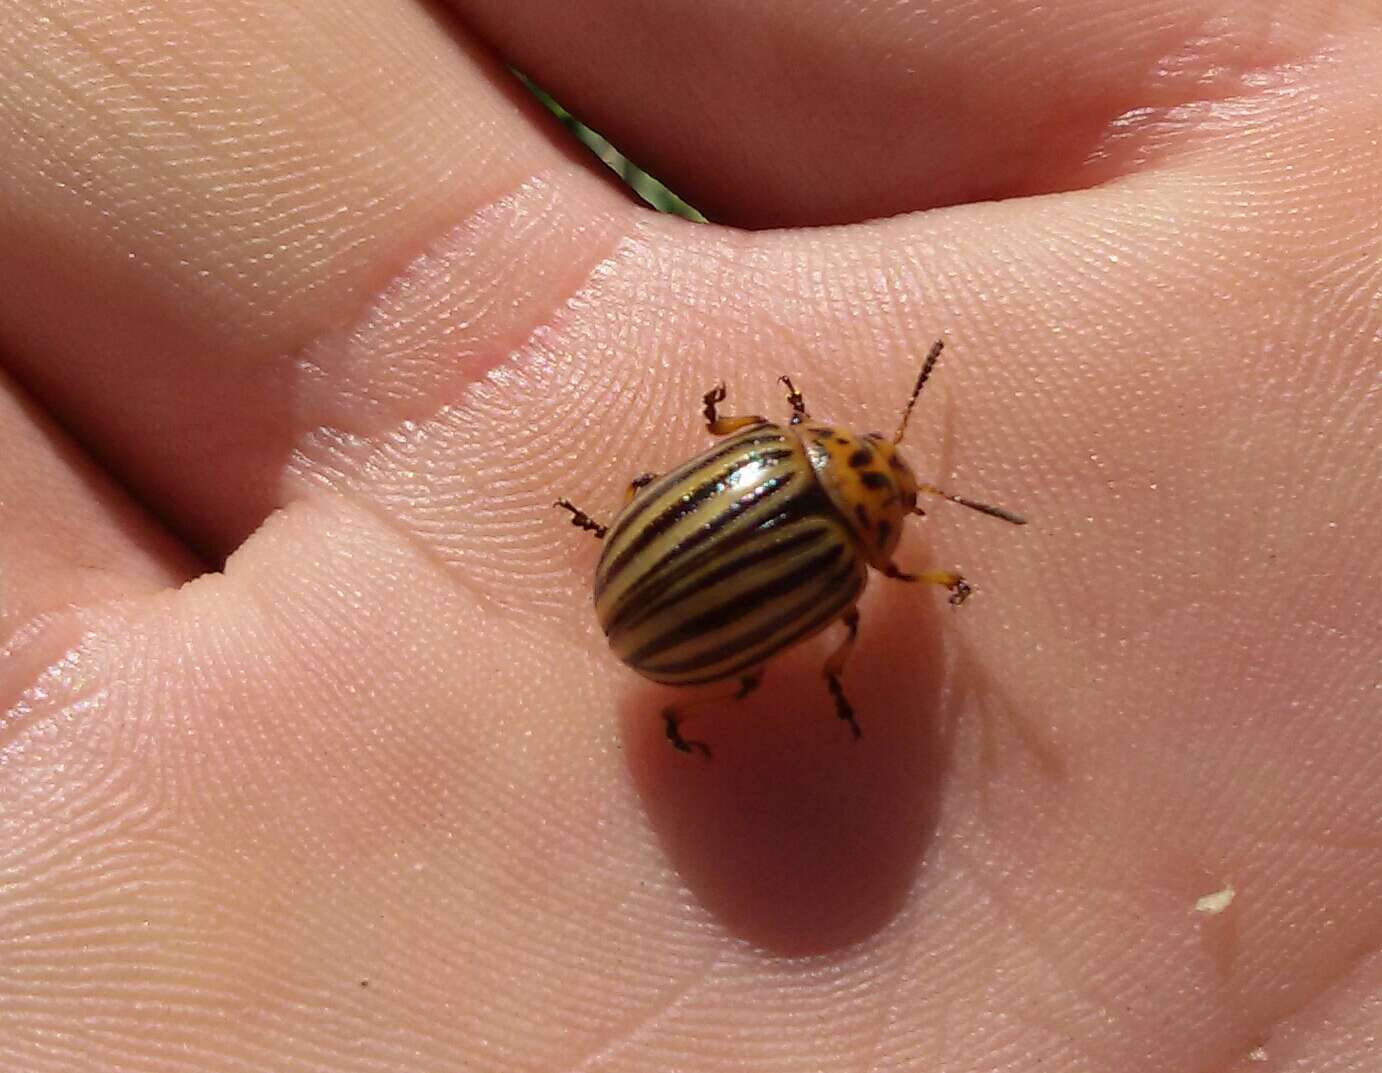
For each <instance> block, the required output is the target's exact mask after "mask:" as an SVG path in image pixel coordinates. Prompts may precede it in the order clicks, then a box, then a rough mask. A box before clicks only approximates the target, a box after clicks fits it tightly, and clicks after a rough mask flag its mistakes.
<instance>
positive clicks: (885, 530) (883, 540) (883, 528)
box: [878, 521, 893, 544]
mask: <svg viewBox="0 0 1382 1073" xmlns="http://www.w3.org/2000/svg"><path fill="white" fill-rule="evenodd" d="M892 531H893V527H892V526H891V525H889V524H888V523H887V522H886V521H882V522H879V523H878V543H880V544H887V543H888V534H890V533H891V532H892Z"/></svg>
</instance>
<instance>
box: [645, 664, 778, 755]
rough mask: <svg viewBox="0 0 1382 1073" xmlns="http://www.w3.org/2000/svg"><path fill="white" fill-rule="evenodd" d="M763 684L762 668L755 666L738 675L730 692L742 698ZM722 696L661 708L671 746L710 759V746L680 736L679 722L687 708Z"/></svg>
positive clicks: (734, 698)
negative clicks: (737, 680)
mask: <svg viewBox="0 0 1382 1073" xmlns="http://www.w3.org/2000/svg"><path fill="white" fill-rule="evenodd" d="M762 684H763V668H762V667H757V668H755V669H754V670H752V671H749V673H748V674H744V675H740V677H739V684H738V685H737V686H736V687H735V689H734V692H733V693H732V694H730V695H729V696H730V698H731V699H733V700H743V699H744V698H745V697H747V696H748V695H749V694H750V693H752V692H753V691H754V690H755V689H757V688H758V687H759V686H760V685H762ZM724 699H725V697H724V696H718V697H703V698H701V699H700V700H695V701H692V702H690V703H689V704H682V705H668V706H667V707H666V708H663V709H662V721H663V723H665V724H666V726H667V740H668V741H670V742H671V743H672V747H673V748H674V749H676V750H678V751H679V752H683V753H689V752H691V751H692V750H693V749H694V750H695V751H697V752H699V753H701V754H702V755H703V756H704V757H705V758H706V759H707V760H709V759H710V746H709V745H707V744H706V743H705V742H703V741H692V740H690V739H689V738H683V737H682V736H681V724H682V722H683V721H685V720H686V718H687V714H686V711H687V709H688V708H696V707H699V706H700V705H703V704H714V703H716V702H717V701H722V700H724Z"/></svg>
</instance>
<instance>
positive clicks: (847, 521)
mask: <svg viewBox="0 0 1382 1073" xmlns="http://www.w3.org/2000/svg"><path fill="white" fill-rule="evenodd" d="M940 350H941V344H940V343H937V344H935V345H934V346H933V347H932V348H931V351H930V353H929V354H928V355H927V357H926V361H925V362H924V363H923V365H922V369H921V373H920V375H919V376H918V377H917V381H916V386H915V387H914V388H913V390H912V395H911V398H910V399H909V400H908V402H907V406H906V408H905V409H904V411H903V415H902V420H901V422H900V423H899V426H898V430H897V433H896V434H895V435H894V436H893V437H892V438H891V440H889V439H886V438H884V437H883V436H880V435H878V434H877V433H869V434H866V435H860V434H858V433H853V432H849V431H845V430H841V429H838V428H834V427H831V426H829V425H823V424H813V423H809V422H808V419H807V415H806V408H805V404H804V402H803V399H802V396H801V394H800V393H799V392H798V391H797V390H796V389H795V388H794V387H793V386H792V383H791V381H790V380H788V379H787V378H786V377H782V378H781V379H782V382H783V383H784V384H786V386H787V389H788V402H789V404H790V405H791V407H792V417H791V420H790V422H789V423H787V424H786V425H780V424H775V423H773V422H770V421H768V420H767V419H765V418H763V417H758V416H744V417H721V416H719V414H718V412H717V406H718V404H719V403H721V402H723V401H724V398H725V391H724V388H723V387H722V386H718V387H716V388H714V389H713V390H711V391H709V392H707V393H706V395H705V398H704V400H703V402H704V413H705V420H706V427H707V429H708V430H709V431H710V432H711V433H712V434H714V435H716V436H720V437H723V438H722V439H721V440H719V442H717V443H716V444H714V445H713V446H712V447H710V448H709V449H707V450H706V451H704V452H702V453H701V454H699V455H697V456H696V457H694V458H692V459H691V460H689V461H687V462H685V463H683V464H682V465H680V466H678V467H676V468H675V469H672V470H671V471H669V472H667V473H665V474H663V475H662V476H652V475H645V476H644V477H640V478H638V479H637V480H636V481H634V482H633V483H632V484H631V485H630V488H629V497H628V501H627V502H626V504H625V506H624V509H623V511H622V512H621V513H620V514H619V515H618V516H617V517H616V518H615V520H614V522H613V523H612V524H611V525H609V526H605V525H602V524H600V523H599V522H597V521H595V520H594V519H593V518H591V517H590V516H589V515H588V514H586V513H585V512H584V511H581V510H579V509H578V508H577V507H575V506H574V505H573V504H571V503H570V502H569V501H567V500H564V499H563V500H559V501H558V503H557V505H558V506H559V507H562V508H563V509H565V510H567V511H569V512H570V513H571V515H572V518H571V520H572V523H573V524H574V525H576V526H578V527H580V528H582V529H586V530H588V531H590V532H592V533H593V534H594V535H595V536H596V537H598V538H600V539H601V540H602V541H603V542H604V548H603V550H602V553H601V555H600V561H599V565H598V566H597V568H596V571H595V610H596V615H597V617H598V618H599V621H600V626H601V627H602V629H603V630H604V632H605V635H606V637H607V638H608V639H609V643H610V647H611V648H612V649H613V651H614V653H615V654H616V655H617V656H618V657H619V658H620V659H621V660H622V661H623V662H624V663H626V664H628V665H629V666H630V667H632V668H633V669H634V670H635V671H637V672H638V673H639V674H641V675H643V676H644V677H646V678H649V679H652V680H653V681H656V682H661V683H665V684H668V685H678V686H692V685H700V684H703V683H709V682H718V681H724V680H735V681H736V686H735V689H736V693H737V695H738V696H740V697H742V696H745V695H747V694H748V693H749V692H751V691H752V690H753V689H755V688H756V687H757V686H758V684H759V681H760V678H761V673H762V667H763V664H764V663H765V662H767V661H768V660H769V659H770V658H771V657H772V656H774V655H775V654H777V653H778V652H780V651H782V650H783V649H784V648H787V647H788V646H791V645H794V644H797V643H799V642H801V641H804V640H806V639H807V638H808V637H811V636H813V635H814V634H816V633H819V632H820V631H821V630H823V629H825V628H826V627H827V626H829V625H831V624H832V623H834V622H841V623H843V625H844V626H845V638H844V640H843V641H842V643H841V644H840V645H839V647H838V648H836V649H835V651H834V652H833V653H832V654H831V656H830V657H829V658H828V659H827V660H826V663H825V666H824V668H823V670H822V676H823V677H824V679H825V685H826V688H827V690H828V691H829V693H830V695H831V697H832V698H833V699H834V702H835V712H836V714H837V715H838V716H839V717H840V718H841V719H842V720H844V721H845V722H846V723H847V724H848V725H849V728H850V730H851V731H852V732H853V734H854V736H855V737H856V738H858V737H859V736H860V730H859V725H858V723H857V721H856V720H855V718H854V710H853V707H852V706H851V705H850V703H849V701H848V700H847V699H846V697H845V693H844V688H843V684H842V680H841V676H842V672H843V670H844V664H845V661H846V659H847V657H848V655H849V652H850V650H851V647H852V645H853V642H854V638H855V636H856V634H857V630H858V622H859V615H858V611H857V609H856V604H857V602H858V600H859V596H860V594H861V593H862V592H863V590H864V586H865V584H866V582H867V580H868V573H869V568H870V567H873V568H875V569H877V570H879V571H881V572H882V573H883V574H884V575H885V576H886V577H889V578H894V579H897V580H900V581H923V582H930V583H934V584H938V585H942V586H944V587H945V588H947V589H949V590H950V593H951V596H950V602H951V603H952V604H954V605H957V606H958V605H959V604H961V603H963V602H964V600H965V599H966V598H967V597H968V596H969V594H970V591H971V590H970V586H969V585H968V583H967V582H966V581H965V580H964V579H963V578H962V577H961V576H960V575H959V574H957V573H953V572H951V571H947V570H931V571H925V572H921V573H918V574H908V573H904V572H903V571H902V570H900V569H899V568H898V567H897V566H896V564H895V563H894V562H893V560H892V556H893V552H894V551H895V550H896V548H897V544H898V541H899V540H900V539H901V536H902V530H903V524H904V523H905V522H906V520H907V517H908V516H909V515H912V514H920V513H922V512H921V511H920V510H919V509H918V508H917V506H916V500H917V495H918V494H919V493H924V494H928V495H936V496H941V497H943V498H945V499H948V500H950V501H951V502H954V503H959V504H960V505H961V506H966V507H970V508H972V509H974V510H978V511H982V512H983V513H986V514H989V515H992V516H994V517H997V518H1001V519H1003V520H1004V521H1008V522H1012V523H1014V524H1017V525H1021V524H1023V520H1022V519H1021V518H1019V517H1017V516H1016V515H1014V514H1012V513H1010V512H1008V511H1006V510H1002V509H1001V508H998V507H990V506H986V505H985V504H982V503H977V502H975V501H974V500H970V499H966V498H964V497H962V496H956V495H951V494H950V493H948V492H943V491H941V490H940V489H939V488H936V487H935V486H933V485H929V484H921V483H919V482H918V481H917V479H916V476H915V475H914V473H913V471H912V468H911V466H910V465H908V463H907V461H906V460H905V459H904V458H903V456H902V454H901V452H900V451H898V449H897V446H896V445H897V444H898V443H899V442H900V441H901V439H902V435H903V433H904V431H905V430H906V426H907V419H908V417H909V416H910V415H911V412H912V407H913V405H914V404H915V403H916V400H917V396H918V395H919V394H920V393H921V389H922V386H923V385H924V384H925V383H926V380H927V378H928V377H929V376H930V373H931V370H932V369H933V368H934V366H935V364H936V359H937V358H938V357H939V355H940ZM685 708H686V706H685V705H680V706H678V705H673V706H669V707H667V708H664V709H663V711H662V717H663V721H664V723H665V725H666V731H667V737H668V739H669V740H670V741H671V743H672V744H673V745H674V746H676V748H678V749H680V750H682V751H683V752H687V751H690V750H691V749H698V750H700V751H701V752H703V753H705V754H706V755H707V756H708V755H709V753H710V750H709V748H708V747H707V746H706V745H705V744H704V743H703V742H697V741H690V740H688V739H686V738H683V737H682V734H681V730H680V725H681V723H682V721H683V719H684V718H685Z"/></svg>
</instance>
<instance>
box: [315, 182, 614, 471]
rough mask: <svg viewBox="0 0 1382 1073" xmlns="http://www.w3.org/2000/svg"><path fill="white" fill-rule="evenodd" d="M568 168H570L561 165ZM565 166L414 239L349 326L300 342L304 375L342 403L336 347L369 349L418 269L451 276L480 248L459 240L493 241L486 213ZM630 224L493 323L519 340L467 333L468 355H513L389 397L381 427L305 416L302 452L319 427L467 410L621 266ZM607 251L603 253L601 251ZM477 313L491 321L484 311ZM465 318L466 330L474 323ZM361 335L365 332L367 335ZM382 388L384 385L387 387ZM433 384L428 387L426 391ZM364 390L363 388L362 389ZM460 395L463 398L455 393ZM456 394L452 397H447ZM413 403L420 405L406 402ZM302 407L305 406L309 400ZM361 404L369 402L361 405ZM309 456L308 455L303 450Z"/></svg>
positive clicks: (417, 420)
mask: <svg viewBox="0 0 1382 1073" xmlns="http://www.w3.org/2000/svg"><path fill="white" fill-rule="evenodd" d="M563 170H565V171H566V173H567V174H568V175H569V174H570V169H563ZM560 175H561V171H559V170H558V169H555V168H549V169H544V170H542V171H539V172H535V173H534V174H532V175H530V176H529V177H528V178H527V179H525V180H524V181H522V182H520V183H516V184H515V185H514V186H513V187H512V188H511V189H509V190H508V191H506V192H504V193H502V194H497V195H496V196H494V197H492V198H490V199H489V200H487V201H485V202H484V203H483V204H480V205H478V206H476V207H474V208H473V209H471V210H470V211H469V212H468V213H467V216H466V218H465V219H464V220H462V221H461V222H459V223H457V224H454V225H453V226H450V227H444V228H443V229H442V230H441V232H440V234H438V235H436V236H434V237H432V238H430V239H423V240H421V241H418V242H415V243H413V244H412V248H413V249H414V251H415V252H413V253H411V254H405V253H400V254H399V255H398V256H396V257H394V258H392V259H391V260H392V261H393V263H394V264H399V265H401V267H398V268H396V269H390V270H386V271H382V272H381V273H380V276H381V278H380V280H379V282H378V283H377V284H376V285H373V286H372V287H371V288H370V290H369V292H368V294H367V295H366V296H365V297H364V298H363V299H362V301H361V302H360V306H359V311H358V313H357V315H356V316H355V317H353V318H352V319H351V321H350V322H349V323H348V324H346V325H341V326H337V325H333V326H332V327H330V328H329V329H328V330H327V331H326V332H325V333H324V334H323V335H322V336H320V337H318V338H316V339H312V340H309V341H308V342H307V343H305V344H304V345H303V346H301V347H299V348H297V350H296V351H295V355H296V356H295V357H294V358H293V359H292V363H293V365H294V366H295V367H298V368H300V369H303V370H306V374H305V375H306V376H307V378H308V379H310V380H313V381H319V382H320V381H325V382H326V383H327V384H328V385H329V386H331V387H333V390H334V391H335V392H336V393H335V394H334V395H333V397H334V398H335V399H337V401H340V394H339V388H338V387H335V385H332V384H331V381H332V379H333V376H332V373H331V372H330V371H328V370H329V366H330V364H331V361H330V358H331V356H332V355H331V352H332V351H337V352H339V351H349V350H351V349H354V348H355V347H357V346H358V347H360V348H362V349H365V350H368V349H369V348H370V340H369V334H370V330H371V327H372V326H373V325H374V324H375V323H376V320H375V318H376V314H378V313H379V311H380V309H381V307H383V306H385V305H387V306H388V307H390V308H392V307H393V306H394V305H396V304H400V303H399V302H397V301H395V299H396V297H399V298H401V304H403V305H405V306H406V304H407V301H408V294H409V291H410V290H412V289H413V288H414V286H415V284H416V283H417V281H418V279H419V278H420V277H419V275H418V274H419V273H432V274H449V272H450V270H451V264H452V263H453V262H458V261H459V262H462V263H465V262H467V261H468V260H469V259H470V258H471V257H472V256H474V255H475V254H474V251H473V250H472V249H471V248H469V247H466V246H463V247H462V248H461V249H459V250H457V249H454V248H452V245H451V242H452V239H453V238H459V237H465V236H469V235H472V234H474V235H475V237H476V239H477V240H478V241H482V242H484V243H486V244H488V243H489V242H490V241H491V235H490V234H489V230H490V229H489V226H488V225H487V218H488V217H491V216H493V215H496V210H499V209H501V208H503V207H504V206H506V205H508V204H511V203H513V202H514V201H517V200H520V199H522V198H523V197H524V194H525V191H529V190H531V189H533V188H534V187H536V186H542V185H547V184H548V183H549V180H555V179H557V178H559V177H560ZM632 237H633V234H632V230H631V228H630V227H628V226H620V227H619V228H617V229H613V230H612V234H611V235H610V236H609V237H607V238H604V239H603V240H602V242H601V244H600V248H598V249H596V248H592V249H591V250H590V252H589V253H588V254H587V255H586V257H585V262H584V264H583V265H582V266H581V267H580V268H579V269H578V270H577V272H576V273H575V277H576V278H575V279H574V280H573V282H572V283H571V284H570V285H568V286H564V287H562V288H560V289H559V290H557V291H555V292H554V293H552V294H550V295H549V296H547V297H545V298H544V299H543V301H542V304H541V306H540V308H537V309H534V310H533V311H532V315H531V316H528V317H526V318H525V319H524V321H523V322H522V323H521V324H519V325H510V324H506V323H502V322H501V324H499V325H497V326H495V328H494V329H492V331H493V332H494V333H495V335H496V336H500V337H502V336H504V335H509V334H512V333H513V331H514V330H515V328H516V329H517V331H518V333H519V334H518V336H517V338H516V340H515V341H514V342H513V343H511V344H505V345H503V346H502V347H496V346H494V344H493V342H492V341H491V340H489V339H486V338H483V337H481V338H478V339H477V338H466V340H465V347H466V350H467V351H469V352H470V353H473V354H474V353H484V352H486V351H488V350H491V349H494V350H502V351H503V352H506V353H507V359H505V357H503V356H497V357H495V358H494V360H492V361H489V362H469V363H467V367H466V370H465V373H464V375H463V376H462V377H461V378H459V379H456V380H449V381H448V382H447V383H446V385H445V386H446V389H447V390H446V394H445V396H442V397H440V398H439V397H438V396H437V393H436V390H435V386H434V385H424V386H423V387H422V388H418V389H415V390H414V391H413V392H412V395H413V398H412V399H411V400H402V399H400V398H399V397H397V395H391V396H390V397H389V398H388V402H389V407H388V416H389V419H390V422H391V423H390V424H387V425H379V424H377V423H375V422H372V421H367V420H364V418H365V417H366V415H363V414H359V415H356V414H351V413H336V414H331V415H323V417H328V416H329V419H327V420H320V421H311V422H304V428H305V431H304V433H303V437H302V439H303V441H304V444H300V446H299V451H300V452H301V451H302V449H303V446H305V441H310V439H311V438H312V437H313V436H315V435H317V434H320V433H340V434H342V435H345V436H349V437H352V438H358V437H364V438H377V439H384V438H387V437H389V436H390V435H392V434H394V433H396V432H397V431H398V430H399V429H400V428H401V427H402V426H405V425H425V424H426V423H427V419H428V418H429V417H436V416H438V415H440V414H442V413H443V412H445V411H453V412H454V411H457V410H463V409H464V406H465V402H464V397H463V396H464V392H465V389H466V388H467V387H468V386H470V385H471V384H474V383H477V382H479V381H481V380H484V379H486V378H487V377H488V376H490V375H491V374H492V373H493V372H494V371H495V370H496V369H497V368H499V367H500V366H501V365H503V364H505V363H506V360H507V362H508V363H517V362H520V359H521V357H522V356H523V355H525V354H528V353H529V352H530V350H531V344H532V342H533V341H534V339H535V338H536V337H537V336H539V335H540V334H542V333H543V332H544V331H545V330H548V329H553V328H555V326H556V325H557V324H558V323H559V322H560V320H561V318H562V317H563V316H564V315H565V314H566V313H567V312H568V311H569V310H570V309H571V308H572V307H573V306H576V305H578V304H579V303H580V302H581V301H582V300H583V299H584V298H585V297H586V296H587V295H589V294H590V293H592V290H593V284H594V282H595V281H597V280H599V279H600V278H601V277H602V276H604V275H606V274H607V273H608V272H609V271H611V270H613V269H614V268H615V267H617V266H618V265H619V264H620V263H621V262H622V261H623V260H624V259H625V257H626V256H627V255H628V254H629V252H630V251H629V248H628V243H629V242H630V241H631V240H632ZM602 251H603V252H602ZM417 289H418V290H421V291H422V292H423V293H424V294H426V295H428V296H429V297H430V294H431V288H430V287H429V286H427V285H426V284H423V285H422V286H420V287H418V288H417ZM475 319H478V320H485V319H488V318H487V317H486V315H485V312H484V311H482V312H481V313H480V314H479V315H478V316H477V317H476V318H475ZM470 326H471V324H469V323H467V324H464V325H462V327H463V328H468V327H470ZM410 330H411V331H414V332H419V331H422V330H423V329H422V328H418V327H414V328H412V329H410ZM362 333H363V336H364V337H363V338H361V336H362ZM442 346H443V349H446V350H450V349H453V347H454V344H453V343H452V342H451V341H450V340H449V339H448V340H446V341H445V342H444V343H443V344H442ZM373 386H375V385H374V383H373V382H372V379H371V378H369V377H368V376H367V378H366V383H365V384H364V385H362V387H363V388H364V391H363V392H362V394H363V395H364V396H365V402H366V404H367V407H368V408H369V409H375V408H377V406H375V405H374V403H375V402H376V398H375V397H374V396H373V395H372V394H371V393H370V391H369V388H371V387H373ZM381 386H382V385H381ZM429 388H430V389H431V390H427V389H429ZM357 390H358V389H357ZM457 396H461V397H460V398H456V397H457ZM445 400H454V401H445ZM405 401H407V402H411V403H413V404H414V405H404V404H403V403H404V402H405ZM301 405H307V404H306V403H304V404H301ZM361 408H362V409H363V408H365V407H361ZM301 457H303V458H308V457H309V456H306V455H302V456H301Z"/></svg>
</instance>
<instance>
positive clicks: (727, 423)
mask: <svg viewBox="0 0 1382 1073" xmlns="http://www.w3.org/2000/svg"><path fill="white" fill-rule="evenodd" d="M703 401H704V403H705V410H704V413H705V427H706V428H708V429H709V430H710V433H711V435H712V436H728V435H729V434H730V433H731V432H738V431H739V430H740V429H741V428H748V427H749V426H750V425H762V424H764V423H765V422H766V420H767V419H766V418H762V417H759V416H758V415H757V414H752V415H749V416H746V417H721V416H719V414H717V413H716V412H715V407H716V406H717V405H718V404H719V403H722V402H724V401H725V385H724V384H716V385H715V386H714V387H713V388H711V389H710V390H709V391H707V392H706V393H705V398H704V400H703Z"/></svg>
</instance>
